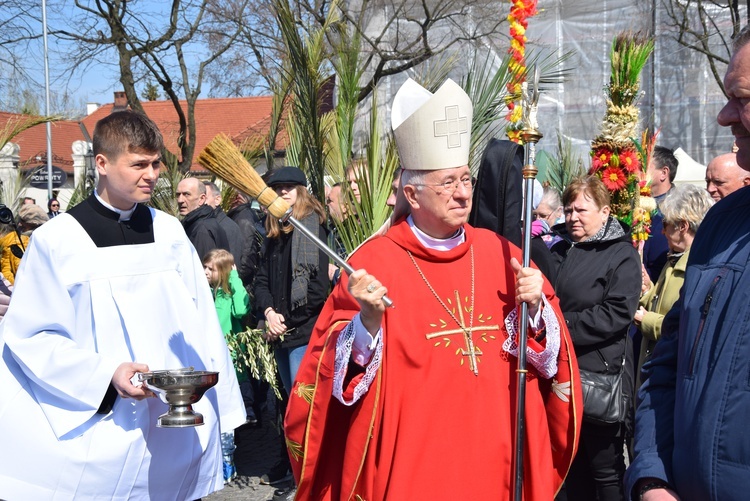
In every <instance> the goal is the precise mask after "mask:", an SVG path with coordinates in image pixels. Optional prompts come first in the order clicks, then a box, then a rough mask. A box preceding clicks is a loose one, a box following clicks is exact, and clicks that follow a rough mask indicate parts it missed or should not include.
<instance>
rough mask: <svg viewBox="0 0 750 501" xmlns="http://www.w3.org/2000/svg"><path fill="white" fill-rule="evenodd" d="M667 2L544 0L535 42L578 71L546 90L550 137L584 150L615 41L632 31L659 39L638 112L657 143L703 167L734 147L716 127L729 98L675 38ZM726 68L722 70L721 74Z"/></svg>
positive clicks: (544, 116) (542, 112)
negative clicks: (566, 139)
mask: <svg viewBox="0 0 750 501" xmlns="http://www.w3.org/2000/svg"><path fill="white" fill-rule="evenodd" d="M662 1H663V0H654V1H653V2H652V1H644V0H603V1H599V2H592V1H590V0H564V2H563V1H544V0H542V1H540V2H539V7H540V11H541V12H540V14H539V15H538V16H537V17H534V18H532V19H531V20H530V22H529V28H528V31H527V36H528V37H529V39H530V42H532V41H533V42H534V44H535V45H538V46H540V47H542V48H544V50H555V51H557V53H558V54H562V53H564V52H568V51H572V52H573V56H572V58H571V59H570V60H569V61H568V62H567V63H566V66H567V67H570V68H573V75H572V77H571V78H569V79H568V81H566V82H565V83H564V84H561V85H558V86H557V88H555V89H550V90H548V91H546V92H545V94H544V95H543V97H542V100H541V104H540V109H539V122H540V125H541V128H542V132H543V133H544V134H545V137H546V138H549V139H551V141H554V138H555V134H556V129H559V130H561V131H562V132H563V133H564V134H565V135H566V136H568V137H569V138H571V139H573V140H574V142H575V143H583V144H585V145H587V144H588V143H589V141H590V140H591V139H592V138H593V137H594V136H595V135H596V133H597V132H598V127H599V124H600V123H601V120H602V117H603V115H604V111H605V102H604V99H605V97H604V92H603V88H604V86H605V85H606V84H607V82H608V81H609V75H610V65H609V64H610V63H609V50H610V47H611V44H612V40H613V38H614V37H615V36H616V35H617V34H618V33H620V32H623V31H626V30H632V31H643V32H647V33H648V32H653V33H655V35H656V36H655V40H656V47H655V51H654V54H653V56H652V58H651V61H650V63H649V64H648V65H647V66H646V68H645V69H644V71H643V74H642V89H643V97H642V98H641V100H640V109H641V119H642V123H643V124H644V125H653V126H654V127H655V128H656V129H659V130H660V131H661V132H660V135H659V140H658V144H660V145H662V146H666V147H668V148H672V149H677V148H682V149H683V150H684V151H685V152H686V153H687V154H688V155H689V156H690V157H692V158H693V159H695V160H696V161H697V162H698V163H700V164H703V165H705V164H707V163H708V162H709V161H710V160H711V158H713V157H714V156H716V155H719V154H721V153H726V152H729V151H730V150H731V147H732V135H731V133H730V131H729V130H728V129H726V128H724V127H720V126H719V125H718V124H717V123H716V115H717V114H718V112H719V110H720V109H721V107H722V106H723V105H724V103H725V102H726V98H725V97H724V95H723V93H722V92H721V89H720V88H719V86H718V85H717V84H716V82H715V80H714V78H713V76H712V74H711V72H710V71H709V66H708V63H707V60H706V58H705V57H704V56H702V55H701V54H698V53H697V52H695V51H692V50H689V49H687V48H685V47H683V46H681V45H679V44H678V43H677V42H676V41H675V40H674V36H673V35H674V31H673V28H671V27H670V26H669V25H668V23H667V15H666V13H665V10H664V6H663V5H662ZM724 17H725V18H726V22H725V23H724V24H723V25H721V26H722V28H723V29H725V30H726V31H727V33H729V32H730V31H731V25H730V24H729V19H728V15H726V14H724ZM724 70H725V67H721V68H720V71H721V75H722V76H723V73H724ZM552 144H554V143H552ZM545 146H546V145H544V144H542V143H540V147H545ZM547 148H549V149H553V148H552V147H550V146H547ZM701 179H702V178H701Z"/></svg>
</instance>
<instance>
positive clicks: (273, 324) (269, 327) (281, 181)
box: [254, 167, 329, 394]
mask: <svg viewBox="0 0 750 501" xmlns="http://www.w3.org/2000/svg"><path fill="white" fill-rule="evenodd" d="M267 184H268V186H269V187H270V188H272V189H273V190H275V191H276V193H277V194H278V195H279V196H280V197H281V198H283V199H284V200H285V201H286V202H287V203H288V204H289V205H290V206H291V207H292V216H294V218H295V219H297V220H299V221H300V222H301V223H302V224H304V225H305V227H307V228H308V229H309V230H310V231H311V232H313V233H314V234H317V235H318V237H319V238H320V239H321V240H323V241H325V240H326V230H325V227H324V226H323V223H324V222H325V219H326V216H325V210H324V209H323V206H322V205H321V204H320V202H318V200H316V199H315V198H314V197H313V196H312V195H311V194H310V193H309V192H308V191H307V188H306V186H307V178H306V177H305V174H304V173H303V172H302V171H301V170H300V169H298V168H297V167H282V168H280V169H277V170H275V171H273V172H272V173H271V175H270V176H269V178H268V181H267ZM266 231H267V237H268V241H267V242H266V249H265V252H264V254H263V257H262V258H261V264H260V267H259V269H258V274H257V276H256V278H255V284H254V292H255V304H256V307H257V309H258V312H259V313H262V314H263V318H265V321H266V334H265V335H266V340H267V341H268V342H272V343H275V344H276V350H275V354H276V361H277V363H278V367H279V374H280V376H281V380H282V382H283V384H284V389H285V390H286V391H287V394H289V393H291V391H292V384H293V383H294V377H295V375H296V374H297V368H298V367H299V363H300V361H301V360H302V356H303V355H304V354H305V348H306V347H307V342H308V341H309V339H310V334H311V333H312V329H313V326H314V325H315V321H316V320H317V318H318V313H320V310H321V309H322V308H323V303H325V300H326V297H327V295H328V289H329V282H328V256H326V255H325V253H323V251H321V250H319V249H318V248H317V247H316V246H315V244H313V243H312V242H311V241H310V240H309V239H308V238H306V237H305V236H304V235H303V234H302V233H301V232H299V231H294V227H293V226H292V225H291V224H288V223H280V222H279V221H278V220H277V219H276V218H274V217H270V216H269V217H267V218H266Z"/></svg>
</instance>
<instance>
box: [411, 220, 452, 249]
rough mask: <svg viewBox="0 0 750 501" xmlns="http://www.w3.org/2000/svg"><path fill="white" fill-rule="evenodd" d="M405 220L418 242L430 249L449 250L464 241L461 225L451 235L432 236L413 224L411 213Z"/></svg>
mask: <svg viewBox="0 0 750 501" xmlns="http://www.w3.org/2000/svg"><path fill="white" fill-rule="evenodd" d="M406 222H407V223H409V228H411V231H412V232H413V233H414V236H415V237H417V240H419V243H421V244H422V245H424V246H425V247H427V248H428V249H431V250H437V251H449V250H451V249H454V248H456V247H458V246H459V245H461V244H462V243H464V242H465V241H466V234H465V232H464V227H463V226H462V227H460V228H459V229H457V230H456V233H454V234H453V236H452V237H448V238H434V237H431V236H430V235H428V234H427V233H425V232H424V231H422V230H420V229H419V228H417V226H416V225H415V224H414V219H412V217H411V214H409V216H407V218H406Z"/></svg>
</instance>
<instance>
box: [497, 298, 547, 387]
mask: <svg viewBox="0 0 750 501" xmlns="http://www.w3.org/2000/svg"><path fill="white" fill-rule="evenodd" d="M542 301H543V302H544V307H543V308H542V321H543V322H544V325H545V326H546V329H547V333H546V336H545V339H546V343H545V345H544V350H542V351H541V352H537V351H535V350H534V348H532V347H531V346H529V345H526V357H527V359H528V361H529V363H530V364H531V365H532V366H533V367H534V368H535V369H536V370H537V371H539V374H540V375H541V376H542V377H544V378H545V379H549V378H551V377H552V376H554V375H555V374H557V354H558V353H559V352H560V324H559V322H558V320H557V316H555V312H554V311H553V310H552V305H550V304H549V302H548V301H547V298H542ZM520 311H521V309H520V308H515V309H514V310H513V311H511V312H510V314H509V315H508V316H507V317H505V329H506V330H507V331H508V339H506V340H505V342H504V343H503V350H504V351H506V352H507V353H510V354H511V355H513V356H514V357H517V356H518V333H519V332H520V331H521V328H520V323H519V322H520V321H519V318H518V317H519V316H520V315H519V313H520Z"/></svg>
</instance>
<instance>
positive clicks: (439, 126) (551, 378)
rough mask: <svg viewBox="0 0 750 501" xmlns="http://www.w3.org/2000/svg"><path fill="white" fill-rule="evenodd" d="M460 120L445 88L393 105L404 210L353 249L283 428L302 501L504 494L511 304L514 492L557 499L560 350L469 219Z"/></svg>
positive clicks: (405, 91)
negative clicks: (519, 412) (519, 426)
mask: <svg viewBox="0 0 750 501" xmlns="http://www.w3.org/2000/svg"><path fill="white" fill-rule="evenodd" d="M471 119H472V105H471V101H470V100H469V97H468V96H467V95H466V93H465V92H463V90H462V89H461V88H460V87H459V86H458V85H456V84H455V83H454V82H452V81H451V80H448V81H447V82H446V83H445V84H444V85H443V86H442V87H441V88H440V89H439V90H438V91H437V92H436V93H435V94H434V95H433V94H431V93H430V92H428V91H427V90H425V89H423V88H422V87H421V86H419V85H418V84H416V83H415V82H414V81H412V80H408V81H407V82H406V83H405V84H404V85H403V86H402V88H401V89H400V90H399V92H398V94H397V95H396V97H395V100H394V103H393V109H392V125H393V129H394V135H395V138H396V143H397V145H398V149H399V156H400V160H401V165H402V167H403V169H404V171H403V173H402V176H401V183H400V184H401V187H400V189H399V201H398V202H397V209H398V207H399V206H403V204H402V202H405V204H406V205H407V206H408V208H409V211H410V214H409V216H408V217H403V216H401V217H398V214H399V213H400V211H398V210H397V211H396V214H397V216H396V219H395V220H394V222H393V225H392V227H391V228H390V230H388V232H387V233H386V234H385V236H382V237H378V238H374V239H372V240H370V241H369V242H367V243H366V244H364V245H363V246H362V247H361V248H360V249H359V250H358V251H356V252H355V253H354V254H353V256H352V258H351V260H350V262H351V264H352V266H353V267H354V268H355V269H357V270H358V271H356V272H355V273H353V274H352V275H351V276H349V277H342V280H341V282H340V283H339V284H338V285H337V286H336V288H335V289H334V291H333V293H332V295H331V297H330V298H329V300H328V302H327V303H326V306H325V307H324V309H323V311H322V312H321V314H320V317H319V319H318V322H317V324H316V328H315V331H314V332H313V336H312V339H311V341H310V345H309V346H308V350H307V353H306V355H305V358H304V360H303V361H302V365H301V367H300V370H299V372H298V375H297V379H296V381H295V384H294V387H293V391H292V395H291V397H290V403H289V410H288V412H287V415H286V422H285V425H286V428H285V430H286V436H287V444H288V448H289V454H290V457H291V459H292V466H293V470H294V474H295V477H296V479H297V481H298V492H297V496H298V498H300V499H366V500H368V501H372V500H380V499H385V498H389V499H510V498H511V496H512V492H513V480H514V475H513V471H512V464H513V457H514V450H515V449H514V435H515V427H516V422H515V416H516V395H515V393H516V392H515V388H516V385H517V375H516V368H517V363H516V357H515V353H516V352H517V345H516V339H517V336H518V335H519V331H520V328H519V322H520V320H519V316H520V307H519V306H518V305H519V304H520V301H523V302H527V303H528V305H529V312H530V328H529V330H528V350H527V353H528V361H529V365H528V382H527V387H526V408H525V416H526V435H525V441H524V482H523V488H524V497H525V499H552V498H554V496H555V493H556V492H557V491H558V490H559V487H560V485H561V484H562V481H563V479H564V478H565V475H566V473H567V471H568V467H569V465H570V462H571V460H572V457H573V454H574V452H575V448H576V443H577V437H578V429H579V427H580V416H581V396H580V387H579V385H578V382H577V380H576V382H575V383H574V379H573V377H572V376H573V375H574V374H576V373H577V365H576V363H575V358H574V355H573V353H572V349H571V341H570V339H569V335H568V333H567V330H566V328H565V324H564V322H563V321H562V320H561V319H562V314H561V313H560V310H559V308H558V306H557V299H556V298H555V297H554V293H553V292H552V288H551V286H550V284H549V283H548V282H546V281H545V280H544V279H543V277H542V275H541V273H540V272H539V271H538V270H536V269H532V268H522V267H521V265H520V264H519V262H520V261H521V260H522V256H521V251H520V249H518V248H517V247H515V246H513V245H512V244H511V243H509V242H508V241H507V240H505V239H504V238H502V237H500V236H498V235H496V234H495V233H493V232H490V231H486V230H479V229H474V228H472V227H471V226H469V225H468V224H466V221H467V218H468V216H469V211H470V209H471V196H472V177H471V172H470V170H469V167H468V160H469V139H470V130H471ZM386 293H387V294H388V296H389V297H390V298H391V299H392V300H393V303H394V307H393V308H387V309H386V308H385V306H384V304H383V302H382V300H381V299H382V297H383V296H384V295H385V294H386Z"/></svg>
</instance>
